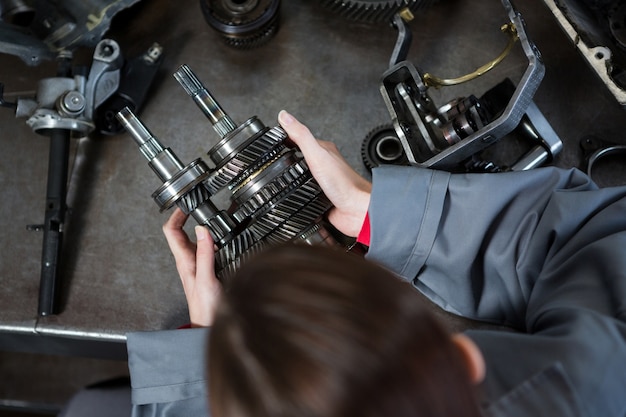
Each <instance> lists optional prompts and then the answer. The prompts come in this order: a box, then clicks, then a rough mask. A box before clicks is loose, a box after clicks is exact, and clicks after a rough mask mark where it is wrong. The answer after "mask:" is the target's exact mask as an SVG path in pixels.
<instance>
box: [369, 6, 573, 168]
mask: <svg viewBox="0 0 626 417" xmlns="http://www.w3.org/2000/svg"><path fill="white" fill-rule="evenodd" d="M502 5H503V7H504V9H505V11H506V14H507V16H508V18H509V21H510V24H511V25H512V27H513V28H514V30H515V33H516V36H517V39H518V40H519V43H520V44H521V47H522V50H523V52H524V54H525V56H526V58H527V60H528V65H527V67H526V70H525V71H524V73H523V75H522V77H521V80H520V81H519V83H518V85H517V86H516V88H515V91H514V93H513V95H512V97H511V98H510V100H509V102H508V104H507V105H506V107H505V108H504V110H503V111H502V112H501V113H500V114H499V115H498V116H497V117H496V118H495V119H493V120H488V119H487V118H486V117H485V115H484V114H483V112H482V109H481V108H480V103H479V102H478V101H477V100H474V99H473V97H469V98H467V99H461V100H460V101H457V102H454V103H447V104H445V105H443V106H441V107H439V108H437V106H436V105H435V103H434V101H433V100H432V98H431V97H430V96H429V94H428V88H429V87H428V86H427V82H426V76H425V73H424V72H422V71H421V70H420V69H418V68H417V67H415V66H414V65H413V64H412V63H411V62H409V61H407V60H406V59H403V58H404V57H403V54H406V50H407V49H408V48H407V47H406V45H404V48H401V46H402V45H400V46H399V45H396V48H395V50H394V54H393V56H392V59H391V61H390V62H391V64H392V65H391V67H390V68H389V69H388V70H387V71H386V72H385V73H384V74H383V77H382V82H381V86H380V92H381V95H382V96H383V99H384V101H385V104H386V107H387V109H388V111H389V114H390V116H391V120H392V123H393V127H394V130H395V131H396V134H397V136H398V139H399V141H400V142H401V144H402V147H403V149H404V151H405V153H406V157H407V159H408V163H409V164H411V165H416V166H422V167H428V168H437V169H454V168H455V167H457V166H458V165H459V164H460V163H462V162H463V161H465V160H467V159H468V158H470V157H471V156H472V155H475V154H477V153H478V152H480V151H482V150H484V149H485V148H487V147H488V146H490V145H492V144H493V143H495V142H497V141H498V140H500V139H501V138H503V137H504V136H506V135H507V134H509V133H511V132H512V131H513V130H514V129H515V128H516V127H517V126H518V125H519V124H520V122H521V120H522V118H523V117H524V116H525V115H527V111H528V109H529V108H531V109H532V110H531V111H532V113H533V116H534V118H536V119H537V120H538V123H540V124H541V126H542V127H545V129H544V130H545V131H546V135H547V136H548V137H547V138H543V139H542V140H544V142H547V143H549V145H547V146H545V144H542V146H539V147H535V148H533V149H532V150H531V151H530V152H529V154H528V155H526V156H525V157H523V158H522V160H520V161H519V163H517V164H516V169H520V168H521V167H522V166H523V167H525V168H524V169H530V168H532V167H536V166H538V164H541V163H543V162H545V161H546V160H549V159H551V158H552V157H553V156H554V155H556V153H558V152H559V151H560V150H561V148H562V142H561V140H560V139H559V138H558V136H557V135H556V133H554V131H553V130H552V129H551V127H550V126H549V124H547V122H546V121H545V118H543V116H542V115H541V114H540V112H539V111H538V109H537V108H536V106H534V103H533V101H532V98H533V96H534V94H535V92H536V90H537V88H538V87H539V84H540V83H541V80H542V78H543V75H544V72H545V69H544V64H543V61H542V59H541V54H540V53H539V50H538V49H537V48H536V46H535V45H534V44H533V43H532V42H531V41H530V39H529V38H528V36H527V35H526V32H525V26H524V21H523V19H522V16H521V15H520V14H519V13H518V12H517V11H516V10H515V9H514V7H513V6H512V4H511V3H510V2H509V1H508V0H502ZM394 24H395V25H396V26H398V25H400V24H402V23H401V21H400V20H398V18H397V17H396V20H394ZM404 32H406V31H402V30H399V33H400V36H401V37H402V36H406V35H405V34H404ZM409 42H410V38H409ZM399 44H401V42H399ZM398 51H400V52H398ZM402 51H404V52H402Z"/></svg>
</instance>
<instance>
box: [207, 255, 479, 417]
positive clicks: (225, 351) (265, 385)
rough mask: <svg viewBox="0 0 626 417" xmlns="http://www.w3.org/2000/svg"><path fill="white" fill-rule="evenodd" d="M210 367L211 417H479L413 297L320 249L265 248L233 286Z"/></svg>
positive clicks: (358, 263) (454, 359)
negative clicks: (266, 249)
mask: <svg viewBox="0 0 626 417" xmlns="http://www.w3.org/2000/svg"><path fill="white" fill-rule="evenodd" d="M209 364H210V365H209V381H210V393H209V397H210V404H211V414H212V416H213V417H226V416H229V417H253V416H254V417H346V416H360V417H368V416H371V417H389V416H393V417H409V416H411V417H416V416H433V417H434V416H437V417H446V416H455V417H459V416H477V415H479V414H478V412H477V407H476V404H475V400H474V393H473V387H472V384H471V383H470V379H469V376H468V375H467V372H466V370H465V367H464V366H463V359H462V358H461V355H460V353H459V352H458V350H457V349H456V348H455V347H454V346H453V343H452V342H451V339H450V335H449V334H448V333H447V332H446V331H445V330H444V328H443V327H442V326H441V325H440V324H439V323H438V322H437V321H436V319H435V318H434V317H433V316H432V315H431V314H430V312H429V311H428V309H427V308H426V306H425V305H424V304H423V302H422V299H421V298H419V297H418V296H417V294H416V293H415V289H414V288H413V287H412V286H411V285H410V284H408V283H406V282H403V281H401V280H399V279H397V278H396V277H395V276H394V275H392V274H391V273H389V272H388V271H386V270H384V269H383V268H381V267H378V266H377V265H374V264H373V263H370V262H368V261H366V260H364V259H363V258H360V257H357V256H355V255H351V254H347V253H343V252H340V251H337V250H332V249H328V248H323V247H312V246H305V245H289V246H284V247H276V248H272V249H270V250H268V251H266V252H263V253H262V254H261V255H260V256H258V257H257V258H256V259H253V260H251V261H249V262H248V263H247V264H246V265H244V266H243V267H242V268H241V269H240V270H239V271H238V273H237V274H236V275H235V276H234V277H232V278H231V279H230V280H229V282H228V283H227V284H226V286H225V291H224V294H223V297H222V300H221V302H220V306H219V308H218V311H217V315H216V320H215V323H214V326H213V328H212V330H211V336H210V344H209Z"/></svg>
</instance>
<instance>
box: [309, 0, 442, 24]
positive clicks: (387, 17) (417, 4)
mask: <svg viewBox="0 0 626 417" xmlns="http://www.w3.org/2000/svg"><path fill="white" fill-rule="evenodd" d="M436 1H437V0H320V2H321V4H322V5H323V6H324V7H327V8H328V9H330V10H331V11H333V12H337V13H339V14H340V15H341V16H343V17H345V18H347V19H350V20H357V21H365V22H370V23H379V22H390V21H391V20H392V19H393V16H394V15H395V14H396V13H398V12H399V11H400V10H402V9H405V8H408V9H409V10H411V11H412V12H416V11H418V10H421V9H424V8H426V7H429V6H430V5H432V4H433V3H435V2H436Z"/></svg>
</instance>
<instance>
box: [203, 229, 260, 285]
mask: <svg viewBox="0 0 626 417" xmlns="http://www.w3.org/2000/svg"><path fill="white" fill-rule="evenodd" d="M266 246H267V245H266V243H265V242H259V241H257V240H255V239H254V236H252V233H250V232H249V231H248V230H245V231H244V232H243V233H241V234H239V235H237V236H236V237H235V238H234V239H233V240H232V241H230V242H229V243H228V244H227V245H226V246H224V247H222V248H221V249H220V250H219V251H217V253H216V254H215V270H216V271H217V276H218V278H219V279H220V280H221V281H222V282H224V280H227V279H228V278H229V277H230V276H232V275H233V274H234V273H235V271H237V269H239V267H240V266H241V264H242V262H245V261H246V260H247V259H248V258H250V257H251V256H254V255H256V254H257V253H259V252H260V251H261V250H263V249H264V248H265V247H266Z"/></svg>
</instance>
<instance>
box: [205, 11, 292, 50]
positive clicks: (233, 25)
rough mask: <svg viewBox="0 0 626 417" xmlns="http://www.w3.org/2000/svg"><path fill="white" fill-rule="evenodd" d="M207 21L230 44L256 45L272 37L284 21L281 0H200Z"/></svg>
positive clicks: (235, 45) (233, 45)
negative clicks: (281, 17)
mask: <svg viewBox="0 0 626 417" xmlns="http://www.w3.org/2000/svg"><path fill="white" fill-rule="evenodd" d="M200 7H201V9H202V13H203V15H204V18H205V20H206V22H207V23H208V24H209V26H211V27H212V28H213V29H215V31H217V32H218V33H219V34H220V36H221V37H222V39H223V40H224V41H225V42H226V44H228V45H230V46H232V47H235V48H240V49H247V48H254V47H257V46H260V45H262V44H264V43H265V42H267V41H268V40H269V39H271V38H272V37H273V36H274V35H275V34H276V32H277V31H278V27H279V23H280V16H279V13H280V0H200Z"/></svg>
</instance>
